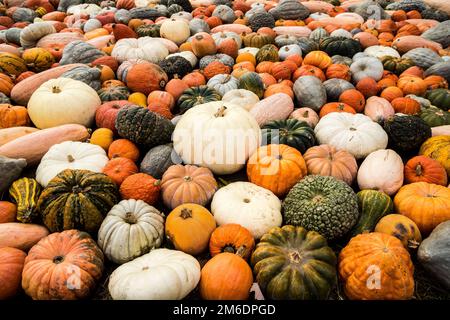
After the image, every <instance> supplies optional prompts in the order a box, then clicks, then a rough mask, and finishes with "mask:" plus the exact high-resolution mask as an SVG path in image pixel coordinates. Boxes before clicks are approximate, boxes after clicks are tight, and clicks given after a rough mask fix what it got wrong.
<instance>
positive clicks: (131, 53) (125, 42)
mask: <svg viewBox="0 0 450 320" xmlns="http://www.w3.org/2000/svg"><path fill="white" fill-rule="evenodd" d="M168 55H169V50H168V49H167V47H166V46H165V45H164V44H163V43H162V42H161V41H159V40H157V38H152V37H141V38H138V39H131V38H126V39H120V40H119V41H117V43H116V44H115V46H114V49H113V50H112V52H111V56H112V57H114V58H116V59H117V60H118V61H119V62H124V61H126V60H132V59H142V60H146V61H149V62H152V63H158V62H160V61H162V60H164V58H166V57H167V56H168Z"/></svg>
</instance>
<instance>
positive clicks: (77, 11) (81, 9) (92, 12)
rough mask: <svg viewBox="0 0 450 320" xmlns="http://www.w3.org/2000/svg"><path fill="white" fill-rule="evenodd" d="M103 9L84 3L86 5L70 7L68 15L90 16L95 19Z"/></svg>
mask: <svg viewBox="0 0 450 320" xmlns="http://www.w3.org/2000/svg"><path fill="white" fill-rule="evenodd" d="M101 10H102V8H100V7H99V6H98V5H96V4H93V3H84V4H78V5H74V6H70V7H69V8H68V9H67V14H68V15H78V16H80V15H88V16H91V17H95V16H96V15H97V14H98V13H100V11H101Z"/></svg>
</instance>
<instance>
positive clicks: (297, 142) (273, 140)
mask: <svg viewBox="0 0 450 320" xmlns="http://www.w3.org/2000/svg"><path fill="white" fill-rule="evenodd" d="M262 139H263V140H262V141H263V144H286V145H288V146H290V147H293V148H295V149H297V150H298V151H300V152H301V153H302V154H303V153H305V152H306V150H308V149H309V148H311V147H312V146H314V145H315V144H316V136H315V135H314V130H313V129H312V128H311V127H310V126H309V125H308V124H307V123H306V122H304V121H299V120H297V119H287V120H273V121H270V122H268V123H266V124H265V125H264V126H263V127H262Z"/></svg>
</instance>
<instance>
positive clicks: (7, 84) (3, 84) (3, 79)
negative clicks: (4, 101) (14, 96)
mask: <svg viewBox="0 0 450 320" xmlns="http://www.w3.org/2000/svg"><path fill="white" fill-rule="evenodd" d="M13 87H14V83H13V81H12V79H11V78H10V77H9V76H7V75H6V74H3V73H1V74H0V92H2V93H4V94H5V95H7V96H9V95H10V93H11V89H12V88H13Z"/></svg>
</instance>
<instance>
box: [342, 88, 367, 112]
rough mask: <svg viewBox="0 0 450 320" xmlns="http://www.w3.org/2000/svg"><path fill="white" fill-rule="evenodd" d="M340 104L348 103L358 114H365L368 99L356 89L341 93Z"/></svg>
mask: <svg viewBox="0 0 450 320" xmlns="http://www.w3.org/2000/svg"><path fill="white" fill-rule="evenodd" d="M339 102H342V103H346V104H348V105H349V106H350V107H352V108H353V109H354V110H355V111H356V112H363V111H364V105H365V104H366V99H365V98H364V95H363V94H362V93H361V92H359V91H358V90H356V89H348V90H345V91H344V92H342V93H341V95H340V96H339Z"/></svg>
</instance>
